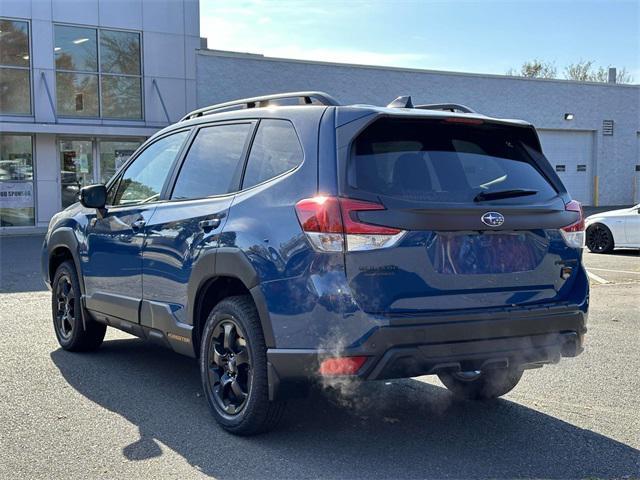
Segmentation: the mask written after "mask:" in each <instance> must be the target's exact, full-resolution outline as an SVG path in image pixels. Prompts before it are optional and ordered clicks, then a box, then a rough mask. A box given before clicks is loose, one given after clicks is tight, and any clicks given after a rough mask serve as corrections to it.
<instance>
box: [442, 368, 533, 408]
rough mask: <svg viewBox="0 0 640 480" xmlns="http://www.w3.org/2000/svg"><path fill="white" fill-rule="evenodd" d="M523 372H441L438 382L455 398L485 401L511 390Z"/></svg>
mask: <svg viewBox="0 0 640 480" xmlns="http://www.w3.org/2000/svg"><path fill="white" fill-rule="evenodd" d="M522 374H523V370H521V369H518V368H501V369H491V370H484V371H481V372H456V373H451V372H441V373H439V374H438V377H439V378H440V381H441V382H442V383H443V384H444V386H445V387H447V389H449V390H450V391H451V392H452V393H453V394H454V395H455V396H457V397H460V398H464V399H467V400H487V399H490V398H496V397H500V396H502V395H504V394H505V393H507V392H510V391H511V390H513V388H514V387H515V386H516V385H517V384H518V382H519V381H520V379H521V378H522Z"/></svg>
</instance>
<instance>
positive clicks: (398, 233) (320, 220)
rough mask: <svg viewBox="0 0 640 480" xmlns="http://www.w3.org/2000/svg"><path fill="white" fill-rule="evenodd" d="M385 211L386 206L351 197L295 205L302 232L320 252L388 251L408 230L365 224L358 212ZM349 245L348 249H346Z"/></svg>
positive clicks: (303, 201)
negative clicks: (380, 249) (382, 249)
mask: <svg viewBox="0 0 640 480" xmlns="http://www.w3.org/2000/svg"><path fill="white" fill-rule="evenodd" d="M368 210H369V211H370V210H385V208H384V206H383V205H380V204H379V203H375V202H365V201H363V200H354V199H351V198H342V197H328V196H317V197H313V198H305V199H303V200H300V201H299V202H298V203H296V214H297V216H298V220H299V221H300V225H301V226H302V230H303V231H304V232H305V234H306V235H307V237H308V238H309V241H310V242H311V244H312V245H313V247H314V248H315V249H316V250H318V251H321V252H342V251H344V250H346V251H350V252H353V251H362V250H375V249H379V248H389V247H391V246H393V245H395V244H396V243H398V241H399V240H400V239H401V238H402V236H403V235H404V233H405V231H404V230H399V229H397V228H390V227H383V226H380V225H372V224H369V223H365V222H362V221H360V220H359V219H358V217H357V212H362V211H368ZM345 246H346V248H345Z"/></svg>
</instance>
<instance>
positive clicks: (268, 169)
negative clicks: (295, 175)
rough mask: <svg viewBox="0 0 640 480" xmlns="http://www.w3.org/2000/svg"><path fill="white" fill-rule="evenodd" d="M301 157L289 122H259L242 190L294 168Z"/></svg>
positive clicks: (300, 149)
mask: <svg viewBox="0 0 640 480" xmlns="http://www.w3.org/2000/svg"><path fill="white" fill-rule="evenodd" d="M303 156H304V155H303V152H302V146H301V145H300V141H299V140H298V135H296V131H295V129H294V128H293V125H292V124H291V123H290V122H288V121H286V120H262V121H261V122H260V126H259V127H258V131H257V133H256V137H255V139H254V140H253V145H252V146H251V153H250V154H249V160H248V162H247V169H246V171H245V174H244V182H243V184H242V187H243V188H249V187H252V186H254V185H257V184H259V183H262V182H264V181H266V180H269V179H270V178H273V177H276V176H278V175H280V174H281V173H284V172H287V171H289V170H291V169H293V168H295V167H297V166H298V165H300V164H301V163H302V159H303Z"/></svg>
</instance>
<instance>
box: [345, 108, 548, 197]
mask: <svg viewBox="0 0 640 480" xmlns="http://www.w3.org/2000/svg"><path fill="white" fill-rule="evenodd" d="M522 130H523V129H521V128H518V127H508V126H501V125H495V124H482V125H470V124H461V123H450V122H446V121H444V120H404V119H381V120H378V121H376V122H375V123H373V124H372V125H371V126H370V127H368V128H367V129H366V130H365V131H364V132H363V133H361V134H360V135H359V137H358V138H357V139H356V141H355V142H354V145H353V148H352V152H351V157H350V160H349V163H348V167H347V183H348V184H349V187H350V188H351V189H357V190H361V191H365V192H369V193H374V194H377V195H382V196H386V197H395V198H402V199H406V200H413V201H425V202H446V203H451V202H452V203H468V202H473V201H474V199H475V200H476V201H478V199H479V198H482V197H483V195H485V196H486V195H487V194H490V193H491V195H488V197H487V198H489V197H492V196H493V194H494V193H495V192H504V191H505V190H526V191H527V195H524V196H513V197H511V196H510V197H509V198H495V197H494V198H491V201H492V202H493V201H497V202H501V203H530V202H531V201H543V200H548V199H551V198H552V197H554V196H555V195H556V193H557V192H556V191H555V189H554V188H553V186H552V185H551V184H550V183H549V182H548V180H547V179H546V178H545V177H544V175H543V174H542V173H541V171H540V170H539V169H538V168H537V167H536V166H535V165H536V164H535V161H534V160H533V158H532V156H531V153H533V151H532V149H531V147H530V146H528V145H527V144H526V143H525V142H524V139H525V138H526V136H525V137H523V132H522ZM526 133H528V132H526ZM528 134H529V135H530V133H528ZM481 193H483V195H480V196H478V195H479V194H481Z"/></svg>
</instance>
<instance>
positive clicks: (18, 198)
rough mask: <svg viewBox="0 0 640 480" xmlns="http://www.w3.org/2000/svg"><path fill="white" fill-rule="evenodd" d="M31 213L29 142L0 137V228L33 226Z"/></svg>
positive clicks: (20, 137) (22, 137)
mask: <svg viewBox="0 0 640 480" xmlns="http://www.w3.org/2000/svg"><path fill="white" fill-rule="evenodd" d="M34 212H35V209H34V202H33V141H32V138H31V136H30V135H13V134H0V226H2V227H13V226H15V227H17V226H30V225H33V224H34V221H35V215H34Z"/></svg>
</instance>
